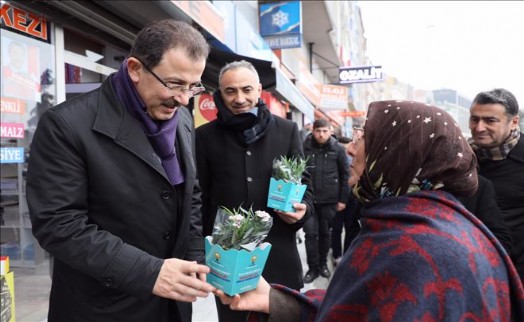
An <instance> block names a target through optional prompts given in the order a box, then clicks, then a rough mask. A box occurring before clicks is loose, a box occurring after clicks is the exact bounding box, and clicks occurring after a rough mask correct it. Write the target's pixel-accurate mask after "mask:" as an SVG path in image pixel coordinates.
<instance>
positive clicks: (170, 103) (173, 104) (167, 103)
mask: <svg viewBox="0 0 524 322" xmlns="http://www.w3.org/2000/svg"><path fill="white" fill-rule="evenodd" d="M163 104H164V105H165V106H168V107H171V108H177V107H180V106H184V105H183V104H182V103H180V102H179V101H177V100H176V99H175V98H174V97H172V98H171V99H170V100H167V101H165V102H164V103H163Z"/></svg>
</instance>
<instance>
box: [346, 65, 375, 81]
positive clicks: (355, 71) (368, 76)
mask: <svg viewBox="0 0 524 322" xmlns="http://www.w3.org/2000/svg"><path fill="white" fill-rule="evenodd" d="M338 76H339V77H338V78H339V83H340V84H350V83H365V82H375V81H377V80H382V66H364V67H340V68H339V74H338Z"/></svg>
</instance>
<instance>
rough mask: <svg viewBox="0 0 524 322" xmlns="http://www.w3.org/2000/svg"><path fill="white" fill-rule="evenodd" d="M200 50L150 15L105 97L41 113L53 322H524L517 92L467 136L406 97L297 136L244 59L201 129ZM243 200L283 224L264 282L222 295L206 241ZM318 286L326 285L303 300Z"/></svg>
mask: <svg viewBox="0 0 524 322" xmlns="http://www.w3.org/2000/svg"><path fill="white" fill-rule="evenodd" d="M208 54H209V45H208V44H207V42H206V40H205V39H204V37H203V36H202V34H201V33H200V32H199V31H197V30H196V29H195V28H193V27H191V26H190V25H188V24H186V23H184V22H179V21H175V20H162V21H159V22H155V23H153V24H151V25H149V26H147V27H145V28H144V29H143V30H142V31H140V32H139V34H138V35H137V37H136V40H135V43H134V45H133V47H132V49H131V52H130V54H129V56H128V58H127V59H126V60H124V61H123V63H122V65H121V67H120V69H119V70H118V71H117V72H116V73H114V74H112V75H111V76H110V77H108V78H107V79H106V80H105V81H104V82H103V84H102V86H101V87H100V88H99V89H97V90H94V91H92V92H89V93H87V94H85V95H83V96H79V97H76V98H73V99H71V100H68V101H66V102H64V103H61V104H59V105H57V106H55V107H53V108H50V109H49V110H48V111H46V112H45V113H44V114H43V116H42V118H41V119H40V121H39V123H38V127H37V130H36V132H35V135H34V137H33V141H32V144H31V150H30V158H29V166H28V172H27V201H28V206H29V211H30V217H31V221H32V225H33V233H34V235H35V237H36V238H37V239H38V241H39V243H40V245H41V246H42V247H43V248H44V249H45V250H46V251H48V252H49V253H50V254H51V255H52V256H53V259H54V266H53V270H52V286H51V294H50V300H49V313H48V321H49V322H54V321H147V320H150V321H166V322H167V321H191V315H192V308H191V303H192V302H194V301H195V300H196V298H197V297H207V296H208V295H209V294H214V295H215V296H216V305H217V311H218V316H219V320H220V321H222V322H224V321H227V322H229V321H247V320H250V321H334V320H340V321H465V320H472V321H522V320H524V289H523V286H522V279H523V278H524V239H523V238H522V236H524V235H523V230H524V138H523V136H522V134H521V132H520V129H519V116H518V111H519V107H518V103H517V100H516V99H515V97H514V95H513V94H512V93H510V92H509V91H507V90H505V89H494V90H490V91H487V92H481V93H479V94H478V95H477V96H476V97H475V99H474V100H473V103H472V106H471V109H470V113H471V117H470V129H471V139H469V140H468V139H467V138H466V137H464V136H463V134H462V133H461V131H460V129H459V127H458V126H457V125H456V122H455V121H454V120H453V118H452V117H451V116H450V115H449V114H448V113H446V112H445V111H443V110H442V109H440V108H438V107H436V106H432V105H429V104H426V103H421V102H414V101H398V100H396V101H378V102H373V103H371V104H370V105H369V108H368V114H367V118H366V122H365V124H364V125H363V127H362V128H356V129H355V130H354V132H353V137H352V138H343V137H338V138H337V136H336V135H335V134H334V133H333V130H332V128H331V126H330V124H329V123H328V122H326V121H325V120H322V119H318V120H315V121H314V122H313V123H312V124H311V129H307V130H305V131H304V130H299V127H298V125H297V124H296V123H295V122H293V121H290V120H286V119H283V118H280V117H278V116H275V115H273V114H272V113H271V112H270V111H269V109H268V108H267V106H266V105H265V102H264V101H263V100H261V99H260V95H261V92H262V86H261V84H260V80H259V76H258V73H257V71H256V70H255V68H254V67H253V65H252V64H250V63H249V62H246V61H235V62H227V63H225V65H224V67H223V68H222V70H221V71H220V74H219V79H218V84H219V87H218V89H216V91H215V92H214V94H213V99H214V102H215V104H216V106H217V109H218V114H217V119H216V120H214V121H212V122H210V123H207V124H205V125H202V126H201V127H199V128H197V129H196V130H195V129H194V126H193V121H192V117H191V114H190V113H189V111H188V110H187V109H186V108H185V107H184V106H186V105H188V103H189V101H190V99H191V97H193V96H195V95H197V94H199V93H201V92H202V91H203V90H204V87H203V86H202V84H201V83H200V81H201V76H202V73H203V71H204V68H205V65H206V59H207V57H208ZM344 144H345V146H344ZM282 155H285V156H288V157H301V158H307V162H308V167H307V169H306V171H305V173H304V176H303V179H302V183H303V184H305V185H307V191H306V193H305V195H304V197H303V199H302V202H300V203H295V204H294V205H293V211H291V212H283V211H278V210H273V209H270V208H267V205H266V200H267V197H268V189H267V187H268V185H269V178H270V176H271V169H272V162H273V160H274V159H275V158H277V157H279V156H282ZM239 205H253V207H254V208H256V209H260V210H265V211H267V212H268V213H269V214H270V215H271V216H272V217H273V227H272V229H271V231H270V233H269V235H268V237H267V241H268V242H270V243H271V244H272V249H271V252H270V256H269V259H268V261H267V263H266V266H265V269H264V272H263V274H262V277H261V278H260V281H259V283H258V287H257V288H256V289H255V290H252V291H248V292H245V293H242V294H237V295H234V296H229V295H226V294H224V293H223V292H222V291H221V290H218V289H217V288H215V287H214V286H213V285H211V284H209V283H207V282H206V274H208V273H209V272H210V269H209V268H208V267H207V266H206V265H204V237H205V236H207V235H211V231H212V228H213V223H214V219H215V215H216V212H217V208H218V207H220V206H225V207H237V206H239ZM343 227H344V228H345V230H346V232H345V237H346V238H345V241H344V244H343V246H342V245H341V243H342V242H341V236H342V235H343V234H342V229H343ZM300 229H303V230H304V232H305V246H306V254H307V263H308V268H309V269H308V271H307V272H306V273H305V274H303V272H302V266H301V260H300V256H299V253H298V250H297V244H296V234H297V231H299V230H300ZM330 248H331V249H332V255H333V258H332V259H333V261H334V263H335V264H336V268H335V270H334V272H331V271H330V270H329V268H328V265H327V261H328V254H329V249H330ZM318 276H323V277H325V278H331V280H330V283H329V285H328V287H327V289H325V290H319V289H313V290H309V291H308V292H306V293H300V289H301V288H303V286H304V283H311V282H312V281H313V280H315V279H316V278H317V277H318Z"/></svg>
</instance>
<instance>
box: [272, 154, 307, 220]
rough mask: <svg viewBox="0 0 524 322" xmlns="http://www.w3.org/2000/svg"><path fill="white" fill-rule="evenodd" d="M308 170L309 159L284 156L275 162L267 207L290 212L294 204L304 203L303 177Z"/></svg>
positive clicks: (304, 186)
mask: <svg viewBox="0 0 524 322" xmlns="http://www.w3.org/2000/svg"><path fill="white" fill-rule="evenodd" d="M306 168H307V159H302V158H300V157H290V158H288V157H287V156H285V155H283V156H281V157H280V158H278V159H275V160H273V175H272V176H271V180H270V182H269V194H268V198H267V206H268V207H269V208H273V209H277V210H282V211H286V212H289V211H291V210H292V209H293V204H294V203H297V202H302V197H304V193H305V192H306V185H304V184H302V175H303V174H304V171H305V170H306Z"/></svg>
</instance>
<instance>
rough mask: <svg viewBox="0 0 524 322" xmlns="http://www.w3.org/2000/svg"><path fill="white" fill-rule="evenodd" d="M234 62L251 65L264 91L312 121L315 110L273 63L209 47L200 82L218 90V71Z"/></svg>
mask: <svg viewBox="0 0 524 322" xmlns="http://www.w3.org/2000/svg"><path fill="white" fill-rule="evenodd" d="M236 60H246V61H248V62H250V63H251V64H253V66H254V67H255V69H256V70H257V72H258V76H259V77H260V83H261V84H262V88H263V89H264V90H268V91H271V92H273V93H274V94H275V95H276V96H278V97H279V98H280V99H283V100H285V101H288V102H289V103H290V104H291V105H293V106H294V107H296V108H297V109H298V110H299V111H301V112H302V113H304V115H306V116H307V117H308V118H309V119H310V120H313V119H314V114H315V112H314V110H315V108H314V107H313V105H311V103H309V101H308V100H307V99H306V98H305V97H304V95H303V94H302V93H301V92H300V91H299V90H298V89H297V88H296V86H295V85H294V84H293V83H292V82H291V81H290V80H289V79H288V78H287V77H286V76H285V75H284V73H283V72H282V71H280V69H278V68H274V66H273V63H272V62H270V61H267V60H261V59H256V58H252V57H247V56H242V55H239V54H235V53H233V52H229V51H224V50H220V49H218V48H216V47H211V52H210V53H209V58H208V60H207V63H206V68H205V69H204V74H203V75H202V82H203V83H204V85H206V86H208V87H212V88H214V89H216V88H218V75H219V73H220V69H222V67H224V65H226V64H227V63H230V62H233V61H236Z"/></svg>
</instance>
